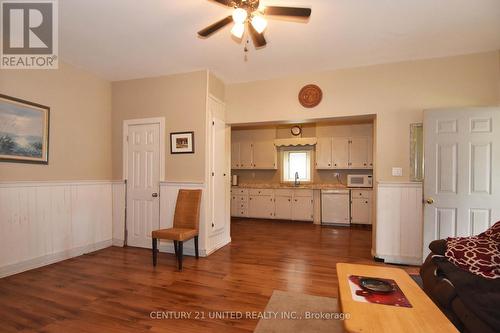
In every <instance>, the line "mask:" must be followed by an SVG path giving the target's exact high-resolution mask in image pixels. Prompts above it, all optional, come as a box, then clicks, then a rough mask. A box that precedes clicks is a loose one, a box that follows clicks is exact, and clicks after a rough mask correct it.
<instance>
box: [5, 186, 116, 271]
mask: <svg viewBox="0 0 500 333" xmlns="http://www.w3.org/2000/svg"><path fill="white" fill-rule="evenodd" d="M111 244H112V183H111V182H109V181H102V182H101V181H82V182H0V277H4V276H7V275H12V274H16V273H19V272H22V271H26V270H29V269H33V268H36V267H40V266H44V265H48V264H50V263H54V262H57V261H61V260H65V259H68V258H71V257H75V256H79V255H82V254H84V253H88V252H92V251H95V250H99V249H102V248H105V247H108V246H111Z"/></svg>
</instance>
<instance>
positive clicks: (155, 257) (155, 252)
mask: <svg viewBox="0 0 500 333" xmlns="http://www.w3.org/2000/svg"><path fill="white" fill-rule="evenodd" d="M157 261H158V239H156V238H153V266H156V262H157Z"/></svg>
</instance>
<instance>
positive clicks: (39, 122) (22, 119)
mask: <svg viewBox="0 0 500 333" xmlns="http://www.w3.org/2000/svg"><path fill="white" fill-rule="evenodd" d="M49 137H50V107H48V106H45V105H41V104H37V103H33V102H29V101H25V100H22V99H19V98H16V97H12V96H7V95H3V94H0V162H10V163H12V162H14V163H32V164H49Z"/></svg>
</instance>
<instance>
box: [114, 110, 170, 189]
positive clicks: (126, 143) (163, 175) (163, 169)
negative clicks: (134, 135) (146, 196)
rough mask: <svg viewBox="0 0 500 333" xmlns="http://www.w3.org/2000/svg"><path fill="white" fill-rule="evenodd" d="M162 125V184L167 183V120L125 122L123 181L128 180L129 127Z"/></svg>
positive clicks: (154, 119)
mask: <svg viewBox="0 0 500 333" xmlns="http://www.w3.org/2000/svg"><path fill="white" fill-rule="evenodd" d="M150 124H159V125H160V134H159V135H160V182H162V181H165V118H164V117H155V118H140V119H127V120H124V121H123V138H122V142H123V144H122V146H123V161H122V163H123V164H122V165H123V169H122V170H123V174H122V179H124V180H127V179H128V140H127V138H128V127H129V126H130V125H150Z"/></svg>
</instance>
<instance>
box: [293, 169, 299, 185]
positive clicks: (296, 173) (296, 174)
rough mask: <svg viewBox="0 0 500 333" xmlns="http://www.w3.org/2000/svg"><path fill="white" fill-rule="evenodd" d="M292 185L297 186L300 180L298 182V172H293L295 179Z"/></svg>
mask: <svg viewBox="0 0 500 333" xmlns="http://www.w3.org/2000/svg"><path fill="white" fill-rule="evenodd" d="M293 185H294V186H299V185H300V182H299V173H298V172H295V181H294V182H293Z"/></svg>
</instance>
